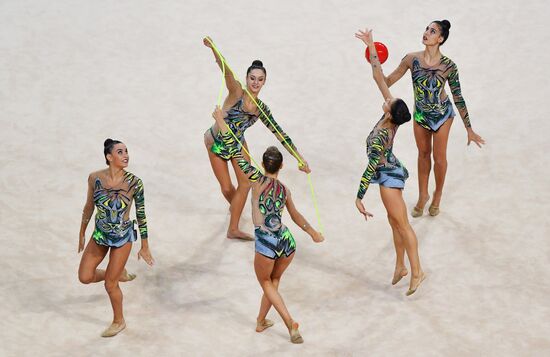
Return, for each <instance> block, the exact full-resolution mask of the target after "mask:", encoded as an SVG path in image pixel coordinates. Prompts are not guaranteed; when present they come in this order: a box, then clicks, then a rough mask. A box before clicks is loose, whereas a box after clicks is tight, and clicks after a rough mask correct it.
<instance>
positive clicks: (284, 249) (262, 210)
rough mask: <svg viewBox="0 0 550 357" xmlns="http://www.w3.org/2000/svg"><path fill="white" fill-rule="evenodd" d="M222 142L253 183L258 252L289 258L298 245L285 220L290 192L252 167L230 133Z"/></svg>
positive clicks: (274, 257) (253, 212) (253, 208)
mask: <svg viewBox="0 0 550 357" xmlns="http://www.w3.org/2000/svg"><path fill="white" fill-rule="evenodd" d="M222 141H223V143H224V145H225V147H226V148H227V150H228V151H229V154H230V155H231V157H233V158H235V159H236V161H237V164H238V165H239V168H240V169H241V171H242V172H243V173H244V174H245V175H246V176H247V177H248V179H249V180H250V182H252V198H251V202H252V221H253V222H254V226H255V227H256V230H255V235H256V252H258V253H260V254H262V255H264V256H266V257H268V258H271V259H277V258H280V257H281V256H282V255H283V254H284V255H285V256H287V257H288V256H289V255H291V254H292V253H294V251H295V250H296V242H295V240H294V237H293V236H292V233H290V230H289V229H288V228H287V227H286V226H285V225H284V224H283V223H282V221H281V218H282V214H283V210H284V208H285V204H286V200H287V197H289V196H290V191H289V190H288V189H287V188H286V187H285V185H283V184H282V183H281V182H280V181H279V180H277V179H274V178H271V177H267V176H265V175H263V174H262V173H261V171H260V170H258V169H257V168H255V167H254V166H253V165H251V164H250V163H249V162H248V161H247V160H246V159H245V158H244V157H243V155H242V153H241V151H240V150H238V148H237V143H236V140H235V138H233V136H232V135H231V134H230V133H229V132H227V133H225V134H222Z"/></svg>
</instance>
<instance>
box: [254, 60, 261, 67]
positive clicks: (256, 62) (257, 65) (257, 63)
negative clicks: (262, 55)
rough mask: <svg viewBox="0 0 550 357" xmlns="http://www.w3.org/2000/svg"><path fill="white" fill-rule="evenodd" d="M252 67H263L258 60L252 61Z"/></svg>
mask: <svg viewBox="0 0 550 357" xmlns="http://www.w3.org/2000/svg"><path fill="white" fill-rule="evenodd" d="M252 66H253V67H263V66H264V64H263V63H262V61H260V60H254V61H252Z"/></svg>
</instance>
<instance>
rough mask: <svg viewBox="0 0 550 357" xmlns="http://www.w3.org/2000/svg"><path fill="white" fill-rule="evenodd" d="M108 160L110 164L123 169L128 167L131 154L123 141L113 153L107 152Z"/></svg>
mask: <svg viewBox="0 0 550 357" xmlns="http://www.w3.org/2000/svg"><path fill="white" fill-rule="evenodd" d="M107 160H108V161H109V166H112V167H115V168H121V169H122V168H125V167H128V162H129V161H130V156H129V155H128V149H127V148H126V145H124V144H122V143H120V144H116V145H115V146H114V147H113V150H111V153H110V154H107Z"/></svg>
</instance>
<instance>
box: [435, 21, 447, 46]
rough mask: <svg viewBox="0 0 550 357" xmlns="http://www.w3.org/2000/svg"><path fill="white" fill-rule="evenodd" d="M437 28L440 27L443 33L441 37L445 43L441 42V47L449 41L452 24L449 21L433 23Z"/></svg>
mask: <svg viewBox="0 0 550 357" xmlns="http://www.w3.org/2000/svg"><path fill="white" fill-rule="evenodd" d="M433 22H434V23H435V24H437V26H439V30H440V31H441V36H443V42H441V44H440V46H441V45H442V44H444V43H445V41H447V38H449V30H450V29H451V23H450V22H449V21H448V20H441V21H439V20H436V21H433Z"/></svg>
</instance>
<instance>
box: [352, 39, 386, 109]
mask: <svg viewBox="0 0 550 357" xmlns="http://www.w3.org/2000/svg"><path fill="white" fill-rule="evenodd" d="M355 37H357V38H358V39H360V40H362V41H363V42H364V43H365V44H366V45H367V46H369V52H370V64H371V67H372V77H373V78H374V81H375V82H376V85H378V89H380V93H382V96H383V97H384V100H387V99H392V98H393V96H392V95H391V93H390V89H389V88H388V85H387V84H386V81H385V79H384V73H383V72H382V65H381V64H380V59H379V58H378V53H377V52H376V48H375V47H374V40H373V38H372V29H371V30H369V29H365V31H362V30H359V32H357V33H356V34H355Z"/></svg>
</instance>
